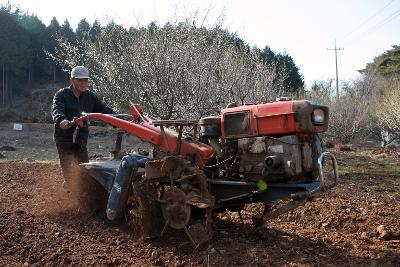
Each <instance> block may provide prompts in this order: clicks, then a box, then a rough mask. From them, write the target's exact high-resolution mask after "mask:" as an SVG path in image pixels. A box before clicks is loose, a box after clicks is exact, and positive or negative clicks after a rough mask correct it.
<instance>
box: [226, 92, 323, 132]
mask: <svg viewBox="0 0 400 267" xmlns="http://www.w3.org/2000/svg"><path fill="white" fill-rule="evenodd" d="M314 108H321V109H323V110H324V111H325V112H326V122H325V123H324V125H314V124H313V123H312V119H311V114H312V111H313V110H314ZM327 118H328V108H327V107H325V106H320V105H314V104H311V103H310V102H309V101H306V100H297V101H278V102H272V103H266V104H259V105H244V106H240V107H233V108H226V109H223V110H222V111H221V133H222V138H227V139H229V138H240V137H253V136H263V135H284V134H297V133H312V132H315V133H317V132H323V131H326V129H327V124H328V123H327Z"/></svg>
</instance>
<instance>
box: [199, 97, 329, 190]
mask: <svg viewBox="0 0 400 267" xmlns="http://www.w3.org/2000/svg"><path fill="white" fill-rule="evenodd" d="M328 116H329V111H328V108H327V107H326V106H322V105H316V104H313V103H311V102H309V101H306V100H300V101H292V100H287V99H284V100H279V99H278V101H276V102H273V103H265V104H258V105H244V106H235V107H231V106H230V107H228V108H226V109H223V110H222V111H221V116H212V117H206V118H202V119H201V120H200V121H199V125H200V136H201V137H202V138H203V139H207V140H208V143H209V144H210V145H211V146H212V147H213V148H214V150H215V151H216V153H217V157H216V164H215V165H216V166H218V168H219V169H218V170H219V174H220V176H224V177H229V178H234V179H239V180H242V181H247V180H250V181H258V180H260V179H262V180H264V181H266V182H278V183H279V182H285V183H287V182H289V183H290V182H301V181H311V180H314V179H315V178H316V177H317V176H318V168H317V159H318V156H319V155H320V154H321V153H322V145H321V140H320V138H319V136H318V133H321V132H324V131H326V130H327V127H328Z"/></svg>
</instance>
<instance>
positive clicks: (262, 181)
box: [257, 180, 268, 191]
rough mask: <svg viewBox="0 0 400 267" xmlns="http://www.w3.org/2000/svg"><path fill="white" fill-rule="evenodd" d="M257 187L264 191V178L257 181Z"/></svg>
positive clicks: (265, 184)
mask: <svg viewBox="0 0 400 267" xmlns="http://www.w3.org/2000/svg"><path fill="white" fill-rule="evenodd" d="M257 188H258V190H260V191H265V190H267V188H268V185H267V183H266V182H265V181H264V180H258V182H257Z"/></svg>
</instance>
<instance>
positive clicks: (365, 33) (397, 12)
mask: <svg viewBox="0 0 400 267" xmlns="http://www.w3.org/2000/svg"><path fill="white" fill-rule="evenodd" d="M399 15H400V9H398V10H396V11H395V12H393V13H392V14H390V15H389V16H388V17H386V18H385V19H383V20H381V21H380V22H379V23H377V24H375V25H374V26H372V27H370V28H369V29H367V30H366V31H364V32H363V33H361V34H360V35H359V36H358V37H357V38H355V39H353V40H350V41H349V42H347V45H349V44H351V43H354V42H355V41H357V40H360V39H362V38H364V37H365V36H367V35H369V34H371V33H373V32H375V31H376V30H378V29H380V28H382V27H383V26H384V25H386V24H387V23H389V22H391V21H392V20H394V19H395V18H397V17H398V16H399Z"/></svg>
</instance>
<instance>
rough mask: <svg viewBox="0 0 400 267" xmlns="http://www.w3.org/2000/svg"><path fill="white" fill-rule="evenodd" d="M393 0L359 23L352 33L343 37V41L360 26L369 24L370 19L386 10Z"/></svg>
mask: <svg viewBox="0 0 400 267" xmlns="http://www.w3.org/2000/svg"><path fill="white" fill-rule="evenodd" d="M394 1H395V0H392V1H390V2H389V3H387V4H386V5H385V6H384V7H382V8H381V9H379V10H378V11H377V12H375V13H374V14H373V15H372V16H370V17H368V18H367V19H366V20H364V21H363V22H361V23H360V24H359V25H358V26H356V27H355V28H354V29H353V30H352V31H350V32H348V33H347V34H346V35H345V36H343V39H345V38H347V37H348V36H350V35H351V34H352V33H354V32H355V31H357V30H358V29H360V28H361V27H362V26H364V25H365V24H366V23H367V22H369V21H370V20H371V19H373V18H374V17H375V16H376V15H378V14H379V13H380V12H382V11H383V10H384V9H385V8H387V7H388V6H389V5H391V4H392V3H393V2H394Z"/></svg>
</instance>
